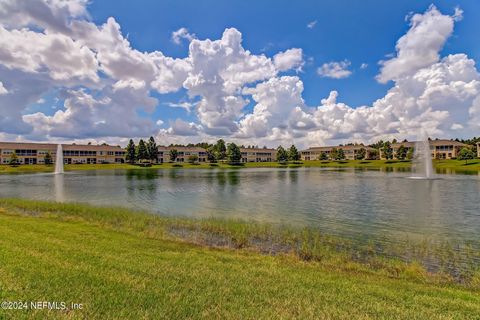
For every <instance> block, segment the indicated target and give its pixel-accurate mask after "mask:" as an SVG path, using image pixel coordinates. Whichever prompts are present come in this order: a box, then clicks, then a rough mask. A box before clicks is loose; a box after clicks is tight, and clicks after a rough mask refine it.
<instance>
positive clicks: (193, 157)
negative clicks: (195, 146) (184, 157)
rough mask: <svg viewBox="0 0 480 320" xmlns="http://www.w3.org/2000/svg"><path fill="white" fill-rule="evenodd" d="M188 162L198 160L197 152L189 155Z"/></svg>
mask: <svg viewBox="0 0 480 320" xmlns="http://www.w3.org/2000/svg"><path fill="white" fill-rule="evenodd" d="M188 162H189V163H192V164H193V163H196V162H198V156H197V155H196V154H191V155H189V156H188Z"/></svg>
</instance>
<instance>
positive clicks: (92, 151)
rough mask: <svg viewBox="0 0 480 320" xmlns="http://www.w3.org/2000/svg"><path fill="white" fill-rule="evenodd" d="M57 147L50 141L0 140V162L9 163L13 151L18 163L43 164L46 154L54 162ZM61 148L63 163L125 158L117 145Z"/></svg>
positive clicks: (64, 145)
mask: <svg viewBox="0 0 480 320" xmlns="http://www.w3.org/2000/svg"><path fill="white" fill-rule="evenodd" d="M57 147H58V145H57V144H52V143H24V142H0V163H1V164H9V163H10V160H11V159H12V154H14V153H15V155H16V156H17V163H19V164H45V157H47V154H50V156H51V161H52V163H55V159H56V155H57ZM62 149H63V161H64V163H65V164H72V163H90V164H93V163H122V162H124V159H125V151H124V150H123V149H122V148H121V147H119V146H109V145H77V144H62Z"/></svg>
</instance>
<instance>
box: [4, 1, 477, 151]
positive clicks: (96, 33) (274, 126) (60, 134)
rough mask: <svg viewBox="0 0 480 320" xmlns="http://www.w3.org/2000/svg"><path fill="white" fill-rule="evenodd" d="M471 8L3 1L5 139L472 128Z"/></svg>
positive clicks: (274, 140) (357, 138)
mask: <svg viewBox="0 0 480 320" xmlns="http://www.w3.org/2000/svg"><path fill="white" fill-rule="evenodd" d="M479 9H480V3H478V2H477V1H435V2H432V1H395V2H393V1H389V2H386V1H380V0H379V1H373V0H370V1H356V2H352V1H342V0H336V1H294V2H293V1H286V0H283V1H282V0H279V1H251V0H238V1H223V0H215V1H214V0H206V1H182V0H180V1H179V0H175V1H167V0H165V1H141V0H139V1H135V2H133V1H126V0H120V1H118V0H117V1H106V0H103V1H98V0H92V1H86V0H37V1H32V0H0V140H4V141H5V140H6V141H52V142H60V141H62V142H77V143H82V142H93V143H103V142H107V143H113V144H120V145H125V144H126V143H127V141H128V140H129V139H130V138H134V139H139V138H148V137H149V136H154V137H155V138H156V140H157V141H158V143H159V144H170V143H189V142H194V143H195V142H200V141H209V142H213V141H215V140H217V139H219V138H223V139H225V140H227V141H234V142H237V143H240V144H245V145H251V144H253V145H267V146H270V147H276V146H278V145H279V144H283V145H289V144H292V143H295V144H297V145H299V146H301V147H307V146H314V145H325V144H338V143H347V142H363V143H372V142H375V141H377V140H379V139H393V138H396V139H401V140H403V139H409V140H413V139H417V138H418V137H419V136H423V135H425V134H427V135H428V136H430V137H438V138H457V137H458V138H467V137H473V136H479V135H480V74H479V72H478V69H477V61H479V59H480V46H478V36H477V33H478V32H477V31H476V30H480V10H479Z"/></svg>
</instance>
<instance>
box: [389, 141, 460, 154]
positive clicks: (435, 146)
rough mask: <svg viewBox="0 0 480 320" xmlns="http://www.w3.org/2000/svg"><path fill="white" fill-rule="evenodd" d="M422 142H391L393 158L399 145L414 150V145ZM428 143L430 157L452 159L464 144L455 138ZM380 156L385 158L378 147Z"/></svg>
mask: <svg viewBox="0 0 480 320" xmlns="http://www.w3.org/2000/svg"><path fill="white" fill-rule="evenodd" d="M420 143H423V142H418V141H411V142H407V141H406V142H399V143H392V149H393V158H394V159H397V151H398V149H399V148H400V146H404V147H405V148H407V149H409V148H413V149H414V150H415V147H416V145H417V144H420ZM429 145H430V152H431V156H432V159H452V158H456V157H457V155H458V152H459V151H460V150H461V149H462V148H463V147H465V146H466V144H464V143H461V142H458V141H455V140H440V139H439V140H429ZM380 158H381V159H385V154H384V153H383V149H380Z"/></svg>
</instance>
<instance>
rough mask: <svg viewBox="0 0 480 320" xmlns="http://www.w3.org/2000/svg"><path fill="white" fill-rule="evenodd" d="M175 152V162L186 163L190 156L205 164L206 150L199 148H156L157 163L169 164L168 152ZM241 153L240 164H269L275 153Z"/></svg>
mask: <svg viewBox="0 0 480 320" xmlns="http://www.w3.org/2000/svg"><path fill="white" fill-rule="evenodd" d="M173 149H175V150H177V158H176V160H175V162H188V158H189V157H190V156H192V155H195V156H197V157H198V162H207V161H208V158H207V150H205V149H204V148H200V147H163V146H160V147H158V162H159V163H163V162H170V151H171V150H173ZM240 152H241V153H242V160H241V162H244V163H245V162H271V161H275V159H276V155H277V151H276V150H275V149H260V148H240Z"/></svg>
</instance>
